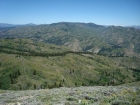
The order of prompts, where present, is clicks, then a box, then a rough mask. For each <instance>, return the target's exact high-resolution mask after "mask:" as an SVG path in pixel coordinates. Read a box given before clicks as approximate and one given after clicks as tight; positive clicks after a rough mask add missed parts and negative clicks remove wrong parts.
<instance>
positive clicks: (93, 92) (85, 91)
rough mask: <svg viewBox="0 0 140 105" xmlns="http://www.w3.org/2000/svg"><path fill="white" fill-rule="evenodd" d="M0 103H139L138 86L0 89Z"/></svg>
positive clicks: (123, 104) (54, 104) (31, 104)
mask: <svg viewBox="0 0 140 105" xmlns="http://www.w3.org/2000/svg"><path fill="white" fill-rule="evenodd" d="M0 105H140V87H139V86H137V87H134V86H93V87H75V88H65V87H61V88H54V89H41V90H25V91H10V90H0Z"/></svg>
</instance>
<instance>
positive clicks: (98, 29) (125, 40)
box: [0, 22, 140, 56]
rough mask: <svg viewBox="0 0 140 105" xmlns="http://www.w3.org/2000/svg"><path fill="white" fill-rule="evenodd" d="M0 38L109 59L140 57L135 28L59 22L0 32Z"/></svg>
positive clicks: (139, 37)
mask: <svg viewBox="0 0 140 105" xmlns="http://www.w3.org/2000/svg"><path fill="white" fill-rule="evenodd" d="M0 38H29V39H33V40H35V41H43V42H46V43H51V44H56V45H64V46H67V47H68V48H70V49H71V50H73V51H87V52H94V53H98V54H104V55H108V56H139V53H140V30H139V29H135V28H132V27H121V26H108V27H105V26H102V25H96V24H94V23H78V22H74V23H71V22H59V23H52V24H49V25H33V26H32V24H31V25H26V26H22V27H15V28H9V29H6V28H5V29H1V30H0Z"/></svg>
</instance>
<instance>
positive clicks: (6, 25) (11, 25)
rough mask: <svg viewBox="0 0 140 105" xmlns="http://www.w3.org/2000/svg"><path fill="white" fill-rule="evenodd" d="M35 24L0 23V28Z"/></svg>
mask: <svg viewBox="0 0 140 105" xmlns="http://www.w3.org/2000/svg"><path fill="white" fill-rule="evenodd" d="M34 25H36V24H33V23H29V24H7V23H0V28H5V27H18V26H34Z"/></svg>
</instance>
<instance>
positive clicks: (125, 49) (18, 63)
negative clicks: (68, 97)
mask: <svg viewBox="0 0 140 105" xmlns="http://www.w3.org/2000/svg"><path fill="white" fill-rule="evenodd" d="M0 52H1V53H0V89H12V90H26V89H40V88H41V89H44V88H54V87H77V86H95V85H96V86H97V85H98V86H101V85H103V86H105V85H114V86H116V85H120V84H125V83H130V82H136V81H140V70H139V68H140V65H139V62H140V29H136V28H132V27H120V26H108V27H106V26H102V25H96V24H94V23H71V22H60V23H52V24H48V25H45V24H44V25H24V26H17V27H5V28H0Z"/></svg>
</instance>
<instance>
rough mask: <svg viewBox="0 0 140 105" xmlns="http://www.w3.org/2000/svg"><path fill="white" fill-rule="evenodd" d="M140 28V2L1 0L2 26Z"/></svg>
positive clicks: (0, 18) (139, 0)
mask: <svg viewBox="0 0 140 105" xmlns="http://www.w3.org/2000/svg"><path fill="white" fill-rule="evenodd" d="M64 21H65V22H84V23H89V22H92V23H96V24H101V25H120V26H128V25H140V0H0V23H10V24H27V23H35V24H50V23H56V22H64Z"/></svg>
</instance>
